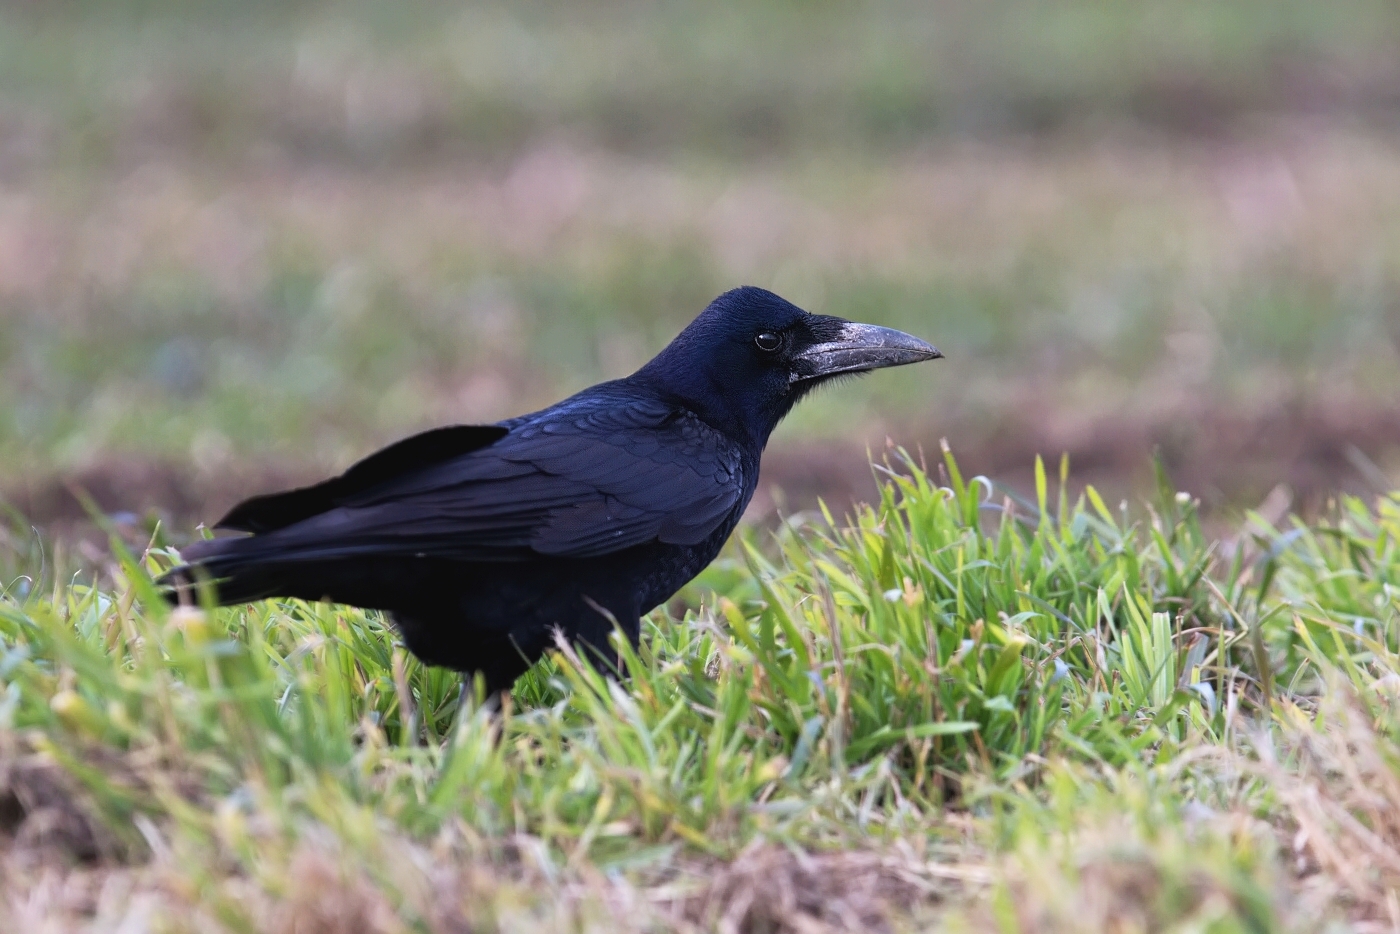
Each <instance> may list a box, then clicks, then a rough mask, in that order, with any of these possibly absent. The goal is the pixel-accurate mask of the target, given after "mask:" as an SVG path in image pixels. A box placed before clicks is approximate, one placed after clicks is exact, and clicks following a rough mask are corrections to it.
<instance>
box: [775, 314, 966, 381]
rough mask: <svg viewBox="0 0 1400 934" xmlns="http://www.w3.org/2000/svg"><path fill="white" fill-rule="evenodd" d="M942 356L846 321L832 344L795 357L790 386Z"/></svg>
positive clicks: (892, 333)
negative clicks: (840, 374)
mask: <svg viewBox="0 0 1400 934" xmlns="http://www.w3.org/2000/svg"><path fill="white" fill-rule="evenodd" d="M941 356H943V354H941V353H939V352H938V348H937V347H935V346H933V345H932V344H930V343H928V342H926V341H921V340H919V339H918V338H917V337H914V336H913V335H912V334H905V333H904V332H903V331H896V330H894V329H893V328H882V327H879V326H877V325H874V324H856V323H854V322H850V321H847V322H845V323H844V324H842V325H841V332H840V334H838V335H837V337H836V339H835V340H831V341H827V342H825V343H822V344H814V345H812V346H811V347H808V348H807V349H806V350H804V351H802V352H801V353H799V354H797V356H796V358H795V359H794V360H793V364H794V366H793V369H792V382H794V383H798V382H803V381H805V380H809V379H820V378H822V377H824V376H835V375H836V374H838V373H864V372H865V371H867V370H879V369H883V368H884V367H887V366H904V365H905V364H906V363H918V362H919V361H920V360H937V359H938V358H939V357H941Z"/></svg>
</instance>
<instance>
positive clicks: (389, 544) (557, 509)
mask: <svg viewBox="0 0 1400 934" xmlns="http://www.w3.org/2000/svg"><path fill="white" fill-rule="evenodd" d="M743 474H744V467H743V464H742V458H741V454H740V450H739V448H738V446H737V445H736V444H734V443H733V442H732V441H730V440H729V439H728V438H727V437H725V436H724V435H723V434H721V433H719V432H717V431H715V430H714V429H713V428H711V427H709V426H708V425H706V424H705V423H704V422H702V421H700V420H699V419H698V418H696V417H695V416H693V415H691V414H689V413H688V412H685V411H683V410H678V409H676V408H674V407H672V406H669V405H666V404H663V403H661V402H658V401H653V400H641V401H638V400H630V401H619V400H617V399H616V398H615V397H614V398H612V399H606V400H581V401H579V402H573V403H572V404H571V403H564V404H561V405H560V406H557V407H555V408H554V409H551V410H548V411H546V412H545V413H541V414H540V415H538V416H536V417H534V418H531V419H530V420H528V421H526V422H524V423H517V424H516V425H515V426H514V427H513V428H512V429H511V430H510V432H509V434H507V435H505V436H504V437H502V438H500V439H499V440H497V441H495V442H494V443H492V444H490V445H489V446H487V447H483V448H481V449H479V450H475V451H472V452H470V453H467V454H464V455H462V456H460V457H456V458H452V459H449V460H445V461H442V462H440V463H437V464H435V465H431V466H428V467H425V468H423V469H418V470H413V471H411V472H408V473H405V474H403V475H401V476H399V477H394V478H389V479H385V480H383V481H382V482H380V483H378V484H376V485H373V486H370V487H367V488H363V489H359V490H356V491H354V492H353V493H351V494H349V495H344V496H342V497H340V498H339V499H338V500H337V502H336V504H335V508H332V509H330V510H329V511H327V512H325V513H323V514H321V515H317V516H314V517H311V518H309V519H307V520H306V521H304V522H302V523H300V524H298V525H296V526H293V527H289V528H286V529H283V530H282V531H280V532H278V533H277V535H276V539H277V540H278V542H279V544H280V545H281V546H282V547H285V548H286V549H287V550H288V552H289V554H288V556H289V557H291V556H293V555H295V556H296V557H298V558H322V557H325V558H330V557H337V556H346V555H352V554H371V553H372V554H386V555H389V554H411V555H423V556H430V557H441V558H454V559H459V560H471V561H513V560H524V559H528V558H529V557H531V556H539V555H557V556H568V557H575V558H586V557H595V556H599V555H604V554H609V553H612V552H616V551H621V550H622V549H625V548H630V547H632V546H634V545H641V544H644V543H648V542H663V543H669V544H677V545H694V544H698V543H700V542H702V541H704V540H705V539H706V538H708V537H709V536H711V535H712V534H714V533H715V532H716V531H718V530H719V529H721V528H722V527H724V526H725V525H726V524H727V523H728V522H729V521H730V520H731V519H732V517H733V516H734V514H735V513H736V511H737V510H738V509H740V508H742V506H743V500H744V496H745V489H746V484H745V482H744V481H745V477H744V475H743ZM269 544H270V543H269Z"/></svg>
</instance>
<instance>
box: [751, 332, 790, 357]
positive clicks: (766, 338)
mask: <svg viewBox="0 0 1400 934" xmlns="http://www.w3.org/2000/svg"><path fill="white" fill-rule="evenodd" d="M753 342H754V343H755V344H757V345H758V349H759V350H761V351H763V352H764V353H772V352H773V351H775V350H777V349H778V348H779V347H781V346H783V339H782V338H781V337H779V336H778V335H777V334H774V333H773V332H772V331H764V332H763V333H761V334H759V335H758V336H757V337H755V338H754V339H753Z"/></svg>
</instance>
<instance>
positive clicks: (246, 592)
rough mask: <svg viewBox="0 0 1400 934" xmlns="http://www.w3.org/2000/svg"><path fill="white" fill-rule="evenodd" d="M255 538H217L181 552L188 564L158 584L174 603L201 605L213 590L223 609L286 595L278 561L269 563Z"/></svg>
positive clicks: (169, 574)
mask: <svg viewBox="0 0 1400 934" xmlns="http://www.w3.org/2000/svg"><path fill="white" fill-rule="evenodd" d="M253 541H254V539H253V538H216V539H208V540H205V541H200V542H195V543H194V544H193V545H190V546H189V547H188V548H184V549H182V550H181V554H180V556H181V557H182V558H183V559H185V562H186V563H185V564H182V565H180V566H179V567H177V568H172V569H171V570H170V571H168V572H166V573H165V574H163V575H161V577H160V579H159V580H158V581H156V583H157V584H158V585H160V586H161V587H163V588H164V595H165V598H166V599H167V600H169V601H170V602H171V603H198V602H200V600H201V598H202V591H201V588H209V589H210V591H211V592H212V594H213V596H214V601H215V603H216V604H217V605H219V606H227V605H229V604H233V603H250V602H252V601H254V600H262V599H264V598H266V597H273V596H277V595H279V594H281V593H285V592H286V588H285V587H284V584H285V581H284V573H283V569H282V568H281V567H280V566H279V563H278V562H274V561H267V560H266V557H265V556H264V555H263V554H261V552H262V549H261V548H259V547H256V546H252V547H250V546H251V545H252V543H253Z"/></svg>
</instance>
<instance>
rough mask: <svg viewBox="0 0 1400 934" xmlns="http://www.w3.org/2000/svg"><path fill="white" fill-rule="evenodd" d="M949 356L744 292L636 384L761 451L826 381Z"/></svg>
mask: <svg viewBox="0 0 1400 934" xmlns="http://www.w3.org/2000/svg"><path fill="white" fill-rule="evenodd" d="M941 356H943V355H942V354H941V353H939V352H938V349H937V348H936V347H934V346H933V345H932V344H928V343H925V342H924V341H921V340H919V339H918V338H917V337H912V336H910V335H908V334H905V333H903V332H902V331H895V330H892V329H890V328H882V327H878V326H876V325H873V324H856V323H853V322H850V321H846V320H843V319H841V318H834V317H830V316H828V315H814V314H809V313H807V312H805V311H803V310H802V309H801V308H798V307H797V306H796V305H794V304H792V303H791V302H789V301H786V300H784V299H782V298H779V297H778V296H777V295H774V294H773V293H772V292H769V291H767V290H766V289H759V288H754V287H753V286H744V287H743V288H738V289H733V290H732V291H729V292H725V293H724V294H723V295H721V296H720V297H719V298H717V299H715V300H714V301H713V302H711V303H710V305H709V307H708V308H706V309H705V310H704V311H702V312H701V313H700V316H699V317H697V318H696V319H695V320H694V321H692V322H691V323H690V325H689V326H688V327H687V328H686V329H685V330H684V331H682V332H681V333H680V334H679V335H677V337H676V339H675V340H673V341H672V342H671V343H670V344H669V345H667V347H666V349H665V350H663V351H661V353H659V354H657V356H656V357H655V359H653V360H652V361H651V362H650V363H648V364H647V365H646V366H644V367H642V369H641V370H639V371H638V372H637V374H636V375H635V376H634V377H633V378H634V379H638V380H642V381H645V382H647V383H649V384H651V385H653V386H655V387H656V388H658V389H660V390H662V391H663V392H665V393H667V394H669V395H672V396H674V397H675V398H676V399H677V400H678V401H681V402H683V403H684V404H685V405H686V406H687V407H688V408H690V409H691V410H692V411H694V412H695V413H696V414H698V415H700V416H701V417H702V418H704V419H706V420H707V421H709V422H711V423H712V424H714V425H716V426H717V427H721V428H724V429H726V430H728V431H730V432H732V433H734V434H736V435H739V436H741V437H745V438H746V439H747V440H751V441H756V442H757V443H758V444H760V445H762V444H763V443H764V442H766V441H767V439H768V435H769V433H770V432H771V431H772V430H773V429H774V427H776V426H777V424H778V422H779V421H781V420H782V418H783V416H784V415H786V414H787V413H788V411H789V410H790V409H791V408H792V407H793V405H795V404H796V403H797V401H798V400H799V399H801V398H802V397H803V396H804V395H806V394H807V393H808V392H810V391H811V390H812V389H814V388H815V387H817V386H819V385H821V384H822V383H824V382H826V381H828V380H831V379H834V378H836V377H840V376H849V375H854V374H859V373H866V372H869V371H870V370H878V369H881V368H883V367H890V366H903V365H904V364H906V363H917V362H919V361H920V360H933V359H936V358H938V357H941Z"/></svg>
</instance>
